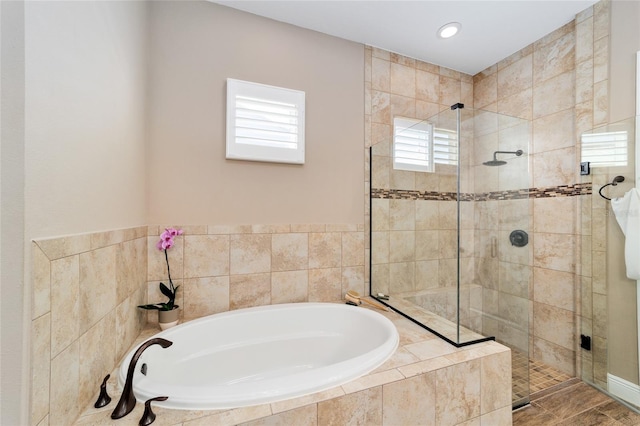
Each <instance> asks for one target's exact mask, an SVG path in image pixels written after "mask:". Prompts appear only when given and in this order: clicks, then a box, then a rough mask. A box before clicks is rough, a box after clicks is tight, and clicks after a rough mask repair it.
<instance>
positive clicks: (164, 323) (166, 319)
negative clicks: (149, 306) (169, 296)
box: [158, 308, 180, 330]
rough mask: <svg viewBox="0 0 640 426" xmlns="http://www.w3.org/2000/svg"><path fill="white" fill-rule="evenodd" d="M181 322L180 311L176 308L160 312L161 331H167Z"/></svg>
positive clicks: (159, 323)
mask: <svg viewBox="0 0 640 426" xmlns="http://www.w3.org/2000/svg"><path fill="white" fill-rule="evenodd" d="M179 322H180V311H179V310H178V308H174V309H172V310H171V311H158V325H159V326H160V329H161V330H166V329H167V328H171V327H173V326H175V325H178V323H179Z"/></svg>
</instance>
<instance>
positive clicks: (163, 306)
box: [138, 228, 184, 311]
mask: <svg viewBox="0 0 640 426" xmlns="http://www.w3.org/2000/svg"><path fill="white" fill-rule="evenodd" d="M183 233H184V231H182V229H175V228H166V229H165V230H164V232H163V233H162V234H161V235H160V240H159V241H158V242H157V243H156V248H157V249H158V250H161V251H164V259H165V261H166V262H167V275H168V276H169V286H168V287H167V286H166V285H165V284H164V283H160V291H161V292H162V294H164V295H165V296H167V297H168V298H169V300H168V301H167V302H165V303H153V304H149V305H138V308H142V309H148V310H158V311H171V310H173V309H177V308H178V307H179V306H178V305H176V304H175V301H176V293H177V292H178V288H179V287H180V286H174V285H173V281H172V280H171V268H170V267H169V255H168V254H167V250H169V249H170V248H171V247H173V246H174V244H175V241H174V238H175V237H177V236H178V235H182V234H183Z"/></svg>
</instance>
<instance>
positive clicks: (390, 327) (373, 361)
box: [118, 302, 400, 410]
mask: <svg viewBox="0 0 640 426" xmlns="http://www.w3.org/2000/svg"><path fill="white" fill-rule="evenodd" d="M310 307H316V308H318V307H319V308H323V309H337V310H348V311H350V312H353V313H355V312H357V314H356V315H362V316H365V317H369V318H374V321H376V322H374V323H373V324H375V325H381V326H384V327H385V331H386V332H390V333H391V336H390V338H389V339H387V340H386V341H385V342H384V343H383V344H382V345H380V346H378V347H376V348H375V349H374V350H370V351H368V352H364V353H362V354H360V355H358V356H356V357H352V358H349V359H347V360H345V361H341V362H339V363H335V364H330V365H329V366H324V367H322V368H317V369H314V370H311V371H310V373H301V374H299V375H296V377H297V378H303V379H304V378H305V376H313V375H314V374H315V375H317V374H318V372H321V371H322V370H327V369H329V368H330V367H335V366H344V365H346V366H347V368H346V370H344V371H345V373H343V374H342V375H341V376H340V378H339V379H334V380H331V381H330V382H327V381H326V380H325V381H323V382H322V383H320V384H317V385H314V386H308V385H304V386H300V387H301V388H302V389H301V390H296V392H294V393H293V394H292V392H291V391H287V390H289V389H292V388H291V387H289V388H286V389H285V390H284V391H281V392H279V393H276V394H274V393H273V392H270V394H269V395H268V396H266V397H262V396H260V397H254V398H246V397H245V395H244V393H243V394H242V395H241V396H242V397H240V396H237V397H235V399H234V400H233V401H231V402H228V401H227V403H218V404H216V403H212V402H210V401H208V398H204V397H203V398H198V397H194V396H193V395H192V396H191V397H189V398H187V399H186V400H185V399H184V398H179V397H175V396H174V397H173V398H171V396H170V395H167V396H169V399H168V400H167V401H164V402H158V403H154V405H156V406H159V407H163V408H169V409H178V410H218V409H234V408H241V407H248V406H257V405H262V404H269V403H273V402H280V401H286V400H289V399H295V398H299V397H303V396H307V395H311V394H314V393H318V392H322V391H326V390H329V389H332V388H335V387H339V386H342V385H344V384H346V383H348V382H351V381H353V380H356V379H358V378H360V377H363V376H365V375H367V374H369V373H370V372H371V371H373V370H375V369H376V368H378V367H380V366H381V365H382V364H384V363H385V362H386V361H387V360H389V358H391V357H392V356H393V354H394V353H395V352H396V350H397V348H398V346H399V343H400V339H399V332H398V330H397V328H396V326H395V324H393V322H392V321H391V320H390V319H389V318H387V317H386V316H384V315H382V314H381V313H379V312H376V311H374V310H372V309H369V308H364V309H362V308H361V309H358V307H354V306H348V305H346V304H342V303H331V302H298V303H283V304H275V305H263V306H255V307H249V308H242V309H236V310H233V311H225V312H221V313H217V314H212V315H207V316H205V317H201V318H197V319H194V320H191V321H188V322H185V323H182V324H180V325H178V326H176V327H173V328H170V329H167V330H163V331H160V332H158V333H156V334H155V335H153V336H150V337H148V338H147V339H145V341H147V340H149V339H151V338H156V337H162V338H165V339H168V340H171V335H173V334H175V333H177V332H179V331H180V330H181V329H182V330H184V329H188V328H190V327H197V326H198V325H199V324H200V323H202V322H207V321H211V320H212V318H213V317H216V318H226V317H229V316H238V315H243V314H251V313H254V312H255V313H260V312H268V311H277V310H285V309H286V310H290V309H294V310H298V309H309V308H310ZM351 310H354V311H351ZM355 310H357V311H355ZM143 343H144V342H143ZM139 346H140V345H137V346H136V347H134V348H132V349H131V350H130V352H129V353H127V355H126V356H125V358H124V359H123V361H122V362H121V364H120V367H119V374H118V381H119V383H120V385H121V386H122V385H123V384H124V381H125V378H126V370H127V369H126V368H124V366H128V365H129V362H130V359H131V357H132V355H133V353H134V352H135V350H136V349H137V348H138V347H139ZM371 352H381V353H380V354H376V356H374V357H371V356H370V353H371ZM139 363H140V361H139ZM362 365H364V367H362ZM139 370H140V364H138V365H137V366H136V375H137V376H138V380H136V376H134V384H133V386H134V395H135V396H136V399H137V401H138V402H141V403H143V402H144V401H145V400H146V399H149V398H152V397H155V396H158V394H157V392H150V391H146V390H145V391H143V392H141V391H140V390H139V389H138V390H137V391H136V384H137V383H138V384H139V381H140V380H144V379H145V378H144V377H143V378H140V376H139ZM347 372H348V374H346V373H347ZM271 380H273V379H271ZM278 380H282V379H281V378H278ZM300 383H304V382H300ZM187 388H188V386H187ZM225 399H226V400H228V399H230V398H229V396H228V393H225ZM240 399H241V400H240Z"/></svg>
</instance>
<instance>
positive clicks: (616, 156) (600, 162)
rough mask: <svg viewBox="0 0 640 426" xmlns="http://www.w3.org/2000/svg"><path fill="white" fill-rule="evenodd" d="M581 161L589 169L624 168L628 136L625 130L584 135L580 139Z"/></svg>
mask: <svg viewBox="0 0 640 426" xmlns="http://www.w3.org/2000/svg"><path fill="white" fill-rule="evenodd" d="M581 142H582V148H581V154H582V161H588V162H589V163H591V167H615V166H626V165H627V157H628V153H627V152H628V148H627V145H628V136H627V132H626V130H622V131H617V132H601V133H585V134H583V135H582V138H581Z"/></svg>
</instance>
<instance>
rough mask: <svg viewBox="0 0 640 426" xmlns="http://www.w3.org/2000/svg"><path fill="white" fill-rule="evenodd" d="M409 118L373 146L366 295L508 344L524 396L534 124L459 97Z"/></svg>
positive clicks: (454, 338)
mask: <svg viewBox="0 0 640 426" xmlns="http://www.w3.org/2000/svg"><path fill="white" fill-rule="evenodd" d="M403 120H405V119H403ZM406 120H409V121H403V123H404V126H395V127H396V128H395V131H394V136H393V139H392V140H390V141H383V142H381V143H379V144H376V145H374V146H373V147H372V149H371V169H370V172H371V227H370V229H371V262H370V265H371V271H370V277H371V281H370V283H371V295H372V296H374V297H382V298H381V299H380V300H381V301H382V302H384V303H386V304H388V305H389V306H391V307H392V308H393V309H394V310H396V311H398V312H400V313H401V314H403V315H405V316H407V317H409V318H410V319H412V320H413V321H415V322H417V323H418V324H420V325H422V326H423V327H425V328H427V329H428V330H430V331H432V332H433V333H435V334H437V335H438V336H440V337H441V338H443V339H445V340H447V341H448V342H450V343H451V344H453V345H455V346H458V347H460V346H465V345H469V344H473V343H477V342H480V341H483V340H489V339H495V340H498V341H499V342H501V343H504V344H506V345H508V346H510V347H511V348H512V349H513V352H514V354H516V353H517V354H518V355H519V356H521V357H524V358H523V359H524V360H525V362H524V363H523V367H524V369H523V371H522V372H521V374H520V376H519V377H518V380H517V383H519V384H520V385H521V386H520V387H521V388H522V389H520V388H519V389H518V391H517V392H516V390H515V389H514V396H516V395H517V398H518V400H525V402H526V401H527V400H528V364H527V362H526V361H527V359H528V347H529V341H528V328H529V325H528V324H529V314H528V312H529V300H528V297H529V287H530V283H531V279H532V262H533V255H532V252H531V245H530V244H528V234H529V232H531V229H532V223H531V218H532V215H531V212H532V202H531V200H530V199H529V195H530V194H529V192H530V188H531V186H532V185H531V182H530V180H531V179H530V173H529V170H530V165H529V162H530V156H529V152H530V139H531V128H530V123H529V122H528V121H526V120H522V119H518V118H513V117H507V116H503V115H499V114H496V113H493V112H487V111H482V110H479V111H474V110H472V109H469V108H464V107H460V105H456V106H454V107H452V109H450V110H446V111H443V112H441V113H439V114H437V115H435V116H433V117H430V118H428V119H426V120H413V121H411V119H406ZM407 123H408V124H407ZM402 157H407V158H404V159H403V158H402ZM403 161H406V162H407V163H410V164H411V165H410V166H408V167H404V166H403V165H402V162H403ZM419 163H420V164H419ZM419 166H420V167H422V169H420V167H419ZM381 295H382V296H381ZM386 297H388V300H386V299H384V298H386ZM514 365H515V362H514ZM514 383H516V379H514ZM525 385H526V386H525ZM525 389H526V391H525Z"/></svg>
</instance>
